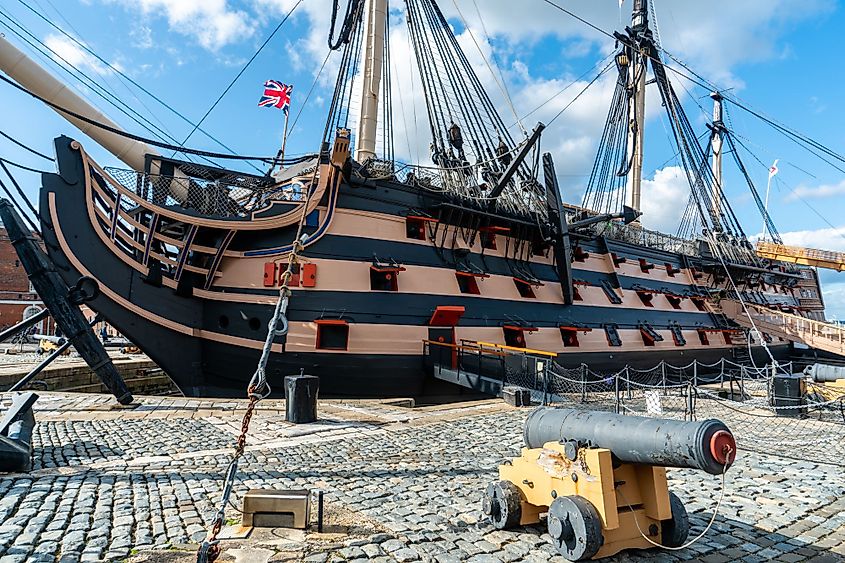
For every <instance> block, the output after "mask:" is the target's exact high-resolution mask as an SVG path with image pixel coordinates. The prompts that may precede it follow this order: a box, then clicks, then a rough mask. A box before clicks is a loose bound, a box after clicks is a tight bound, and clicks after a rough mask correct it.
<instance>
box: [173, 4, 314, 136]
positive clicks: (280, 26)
mask: <svg viewBox="0 0 845 563" xmlns="http://www.w3.org/2000/svg"><path fill="white" fill-rule="evenodd" d="M300 4H302V0H297V1H296V4H294V5H293V7H292V8H291V9H290V10H289V11H288V13H287V14H285V17H284V18H283V19H282V21H280V22H279V25H277V26H276V29H274V30H273V32H272V33H271V34H270V35H268V36H267V39H265V40H264V43H262V44H261V46H260V47H258V50H257V51H255V53H253V54H252V56H251V57H250V58H249V60H248V61H247V62H246V64H244V66H243V68H241V70H240V71H238V74H236V75H235V77H234V78H233V79H232V81H231V82H229V85H228V86H226V88H225V89H224V90H223V92H222V93H221V94H220V95H219V96H218V97H217V99H216V100H214V103H213V104H211V107H210V108H208V111H206V112H205V114H204V115H203V116H202V118H201V119H200V120H199V121H197V123H196V125H194V128H193V129H191V132H190V133H188V136H187V137H185V139H184V140H183V141H182V142H181V143H179V146H180V147H182V146H184V145H185V143H187V142H188V140H189V139H190V138H191V137H192V136H193V134H194V133H195V132H196V131H197V129H199V127H200V125H202V124H203V122H204V121H205V120H206V118H207V117H208V116H209V115H210V114H211V112H212V111H214V108H216V107H217V104H219V103H220V101H221V100H222V99H223V97H224V96H226V94H228V93H229V90H231V89H232V86H234V85H235V82H237V81H238V79H239V78H240V77H241V76H243V73H244V72H246V69H248V68H249V66H250V65H251V64H252V62H253V61H254V60H255V59H256V58H257V57H258V55H260V54H261V51H263V50H264V47H266V46H267V44H268V43H269V42H270V40H271V39H273V37H274V36H275V35H276V33H278V32H279V30H280V29H282V26H283V25H284V24H285V22H286V21H288V19H289V18H290V16H291V14H293V12H294V10H296V9H297V8H298V7H299V5H300Z"/></svg>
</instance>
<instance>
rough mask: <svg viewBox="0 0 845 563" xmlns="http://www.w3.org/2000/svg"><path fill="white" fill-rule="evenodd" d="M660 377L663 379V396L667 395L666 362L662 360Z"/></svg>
mask: <svg viewBox="0 0 845 563" xmlns="http://www.w3.org/2000/svg"><path fill="white" fill-rule="evenodd" d="M660 377H661V378H662V379H663V396H664V397H665V396H666V362H664V361H661V362H660Z"/></svg>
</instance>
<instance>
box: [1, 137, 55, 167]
mask: <svg viewBox="0 0 845 563" xmlns="http://www.w3.org/2000/svg"><path fill="white" fill-rule="evenodd" d="M0 136H3V137H5V138H6V139H8V140H9V141H11V142H13V143H14V144H16V145H17V146H19V147H20V148H22V149H24V150H26V151H29V152H31V153H32V154H34V155H36V156H40V157H41V158H43V159H45V160H49V161H50V162H55V161H56V159H54V158H53V157H51V156H47V155H46V154H44V153H43V152H38V151H37V150H35V149H34V148H32V147H29V146H27V145H25V144H23V143H22V142H20V141H18V140H17V139H15V138H14V137H12V136H11V135H9V134H8V133H5V132H4V131H0Z"/></svg>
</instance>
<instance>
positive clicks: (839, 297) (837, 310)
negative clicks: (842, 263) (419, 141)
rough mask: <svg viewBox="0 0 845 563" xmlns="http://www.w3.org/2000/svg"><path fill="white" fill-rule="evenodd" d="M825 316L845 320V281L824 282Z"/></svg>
mask: <svg viewBox="0 0 845 563" xmlns="http://www.w3.org/2000/svg"><path fill="white" fill-rule="evenodd" d="M822 296H823V297H824V312H825V317H827V318H828V319H830V320H838V321H843V320H845V282H835V283H822Z"/></svg>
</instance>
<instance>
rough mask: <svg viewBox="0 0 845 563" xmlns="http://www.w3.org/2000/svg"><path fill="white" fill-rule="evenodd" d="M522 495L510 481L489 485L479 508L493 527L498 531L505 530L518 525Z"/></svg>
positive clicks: (520, 515)
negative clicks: (488, 518)
mask: <svg viewBox="0 0 845 563" xmlns="http://www.w3.org/2000/svg"><path fill="white" fill-rule="evenodd" d="M521 503H522V493H520V492H519V488H518V487H517V486H516V485H514V484H513V483H511V482H510V481H498V482H496V483H490V484H489V485H488V486H487V490H486V491H485V492H484V498H483V499H482V501H481V508H482V510H483V512H484V514H486V515H487V516H489V517H490V521H491V522H492V523H493V527H494V528H496V529H498V530H507V529H508V528H514V527H516V526H518V525H519V520H520V518H521V517H522V504H521Z"/></svg>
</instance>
